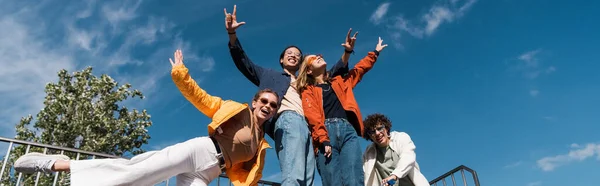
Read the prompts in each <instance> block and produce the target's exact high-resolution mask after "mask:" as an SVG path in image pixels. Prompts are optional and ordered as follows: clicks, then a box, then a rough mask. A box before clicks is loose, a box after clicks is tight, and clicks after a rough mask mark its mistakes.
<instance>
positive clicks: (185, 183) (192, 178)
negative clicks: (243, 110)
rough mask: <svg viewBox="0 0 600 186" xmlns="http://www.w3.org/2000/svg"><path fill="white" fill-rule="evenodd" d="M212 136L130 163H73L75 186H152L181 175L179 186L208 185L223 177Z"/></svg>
mask: <svg viewBox="0 0 600 186" xmlns="http://www.w3.org/2000/svg"><path fill="white" fill-rule="evenodd" d="M216 155H217V150H216V149H215V146H214V144H213V142H212V141H211V140H210V138H209V137H198V138H194V139H190V140H188V141H185V142H182V143H178V144H175V145H172V146H169V147H167V148H164V149H162V150H160V151H149V152H146V153H143V154H140V155H137V156H134V157H133V158H131V159H130V160H127V159H94V160H74V161H70V164H71V165H70V166H71V185H72V186H117V185H123V186H125V185H127V186H150V185H155V184H158V183H160V182H161V181H164V180H167V179H169V178H171V177H173V176H177V186H205V185H208V183H210V182H211V181H212V180H213V179H215V178H217V177H218V176H219V175H220V174H221V169H220V168H219V160H218V159H217V158H216Z"/></svg>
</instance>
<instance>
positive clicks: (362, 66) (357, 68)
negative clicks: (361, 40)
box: [345, 37, 387, 88]
mask: <svg viewBox="0 0 600 186" xmlns="http://www.w3.org/2000/svg"><path fill="white" fill-rule="evenodd" d="M382 42H383V40H381V37H380V38H379V43H377V46H376V47H375V51H372V52H369V54H368V55H367V56H366V57H365V58H363V59H361V60H360V61H359V62H358V63H357V64H356V65H354V68H352V70H350V72H348V75H347V76H346V77H345V79H346V81H349V82H350V84H351V85H352V88H354V87H356V85H357V84H358V83H359V82H360V80H361V79H362V77H363V76H364V75H365V74H366V73H367V72H368V71H369V70H371V68H373V65H374V64H375V61H377V57H378V56H379V52H381V50H383V49H384V48H385V47H387V44H385V45H382Z"/></svg>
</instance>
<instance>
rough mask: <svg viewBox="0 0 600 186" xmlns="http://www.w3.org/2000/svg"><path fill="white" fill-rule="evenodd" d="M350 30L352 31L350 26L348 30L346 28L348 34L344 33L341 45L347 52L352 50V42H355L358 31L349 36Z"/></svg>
mask: <svg viewBox="0 0 600 186" xmlns="http://www.w3.org/2000/svg"><path fill="white" fill-rule="evenodd" d="M351 32H352V28H350V30H348V35H346V42H345V43H342V46H343V47H344V48H345V49H346V51H348V52H350V51H352V50H354V42H356V35H358V31H357V32H355V33H354V36H352V37H350V33H351Z"/></svg>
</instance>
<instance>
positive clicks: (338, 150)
mask: <svg viewBox="0 0 600 186" xmlns="http://www.w3.org/2000/svg"><path fill="white" fill-rule="evenodd" d="M325 127H326V128H327V133H328V135H329V140H330V143H331V156H330V157H329V158H326V157H325V156H323V152H325V149H324V147H319V153H318V154H317V169H318V171H319V174H320V175H321V180H322V182H323V185H327V186H341V185H344V186H359V185H360V186H362V185H364V184H365V183H364V179H365V178H364V177H365V176H364V174H365V173H364V172H363V168H362V152H361V150H360V143H359V139H360V137H359V136H358V135H357V134H356V130H354V127H353V126H352V124H350V122H348V120H346V119H341V118H330V119H327V120H325Z"/></svg>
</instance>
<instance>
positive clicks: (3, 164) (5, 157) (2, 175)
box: [0, 141, 13, 182]
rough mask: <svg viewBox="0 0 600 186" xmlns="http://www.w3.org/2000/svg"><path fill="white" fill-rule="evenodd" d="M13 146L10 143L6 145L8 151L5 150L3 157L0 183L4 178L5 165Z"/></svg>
mask: <svg viewBox="0 0 600 186" xmlns="http://www.w3.org/2000/svg"><path fill="white" fill-rule="evenodd" d="M12 146H13V142H12V141H11V142H10V143H9V144H8V149H7V150H6V155H4V162H3V163H2V170H0V182H1V181H2V178H3V177H4V168H6V163H7V162H8V158H9V157H10V151H11V149H12Z"/></svg>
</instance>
